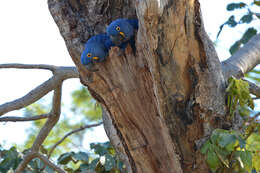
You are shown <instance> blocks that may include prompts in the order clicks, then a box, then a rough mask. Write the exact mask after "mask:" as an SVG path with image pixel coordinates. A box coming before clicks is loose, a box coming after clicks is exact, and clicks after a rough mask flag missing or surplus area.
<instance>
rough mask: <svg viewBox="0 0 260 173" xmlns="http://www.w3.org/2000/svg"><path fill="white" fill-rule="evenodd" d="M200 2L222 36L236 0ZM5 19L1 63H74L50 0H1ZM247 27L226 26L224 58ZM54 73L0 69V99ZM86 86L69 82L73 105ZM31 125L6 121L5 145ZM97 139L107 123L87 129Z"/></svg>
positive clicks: (212, 30) (1, 137)
mask: <svg viewBox="0 0 260 173" xmlns="http://www.w3.org/2000/svg"><path fill="white" fill-rule="evenodd" d="M234 1H235V0H234ZM250 1H251V0H248V2H250ZM200 2H201V8H202V15H203V20H204V24H205V28H206V31H207V32H208V34H209V36H210V38H211V39H212V41H216V35H217V33H218V31H219V26H220V25H221V24H223V23H224V22H225V21H226V20H227V19H228V18H229V16H230V15H231V13H230V12H227V11H226V4H227V2H231V1H227V0H217V1H216V0H215V1H213V0H200ZM243 12H245V11H242V13H243ZM242 13H241V14H242ZM0 21H1V27H0V47H1V51H0V64H4V63H24V64H51V65H57V66H74V64H73V62H72V60H71V58H70V56H69V54H68V51H67V49H66V46H65V43H64V41H63V39H62V37H61V35H60V33H59V30H58V28H57V26H56V24H55V23H54V21H53V19H52V17H51V15H50V13H49V11H48V7H47V1H44V0H41V1H36V0H26V1H21V0H9V1H0ZM252 25H255V26H256V25H257V24H256V23H252ZM258 26H259V24H258ZM245 29H246V28H245V26H238V27H237V28H236V29H230V28H228V27H224V29H223V31H222V33H221V35H220V37H219V39H218V40H217V42H216V43H217V47H216V50H217V52H218V55H219V57H220V59H221V60H224V59H226V58H228V57H229V56H230V54H229V52H228V49H229V47H230V46H231V45H232V44H233V43H234V42H235V41H236V40H237V39H238V38H240V37H241V35H242V34H243V33H244V31H245ZM49 77H51V73H50V72H48V71H44V70H18V69H0V79H1V85H0V104H3V103H5V102H8V101H12V100H14V99H17V98H19V97H22V96H23V95H24V94H25V93H28V92H29V91H30V90H31V89H33V88H35V87H36V86H38V85H39V84H41V83H42V82H44V81H45V80H47V79H48V78H49ZM80 86H81V84H80V82H79V80H78V79H70V80H68V81H66V82H65V83H64V85H63V95H62V102H63V103H64V104H70V103H71V99H70V94H71V92H72V91H73V90H75V89H78V88H79V87H80ZM47 97H50V95H49V96H47ZM62 111H67V110H64V109H63V110H62ZM6 115H10V116H21V115H22V111H13V112H10V113H8V114H6ZM29 126H30V123H11V122H9V123H1V124H0V142H1V143H2V142H4V144H5V146H10V145H11V144H12V143H16V144H22V143H23V141H24V139H25V138H26V133H25V131H24V130H25V127H29ZM97 141H99V142H104V141H107V138H106V136H105V133H104V131H103V130H102V127H98V128H96V129H95V130H94V131H90V132H88V133H87V134H86V136H85V141H84V146H85V147H86V148H88V144H89V142H97Z"/></svg>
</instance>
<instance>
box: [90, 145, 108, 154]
mask: <svg viewBox="0 0 260 173" xmlns="http://www.w3.org/2000/svg"><path fill="white" fill-rule="evenodd" d="M110 147H111V145H110V143H109V142H106V143H91V144H90V148H91V149H94V152H95V153H96V154H98V155H100V156H103V155H105V154H106V153H108V148H110Z"/></svg>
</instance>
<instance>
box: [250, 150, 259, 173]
mask: <svg viewBox="0 0 260 173" xmlns="http://www.w3.org/2000/svg"><path fill="white" fill-rule="evenodd" d="M252 161H253V168H254V169H255V170H256V171H260V154H259V152H257V153H255V154H254V155H253V159H252Z"/></svg>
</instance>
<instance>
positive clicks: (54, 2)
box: [48, 0, 227, 173]
mask: <svg viewBox="0 0 260 173" xmlns="http://www.w3.org/2000/svg"><path fill="white" fill-rule="evenodd" d="M48 4H49V9H50V12H51V14H52V16H53V18H54V20H55V22H56V23H57V25H58V27H59V29H60V32H61V35H62V36H63V38H64V40H65V42H66V45H67V48H68V50H69V53H70V55H71V57H72V59H73V61H74V63H75V64H76V66H77V68H78V71H79V73H80V79H81V83H82V84H83V85H85V86H87V87H88V89H89V91H90V92H91V94H92V96H93V97H94V98H95V99H96V100H97V101H99V102H100V103H101V104H102V105H103V107H104V120H105V122H104V123H105V128H106V131H107V133H108V135H109V137H110V140H111V142H112V143H113V144H114V146H115V148H116V149H117V151H118V152H120V153H121V157H122V158H123V160H124V161H125V162H126V165H129V166H128V172H147V173H153V172H154V173H160V172H161V173H166V172H174V173H180V172H184V173H190V172H194V173H204V172H210V171H209V168H208V167H207V165H206V163H205V158H204V157H203V156H202V155H201V154H200V152H199V148H198V147H199V145H200V144H201V139H203V137H206V136H208V135H209V134H210V132H211V131H212V129H214V128H217V127H219V128H223V127H225V128H226V127H227V126H226V125H227V124H226V123H224V122H225V92H224V89H225V80H224V77H223V74H222V71H221V64H220V62H219V59H218V57H217V54H216V52H215V49H214V46H213V44H212V42H211V41H210V40H209V38H208V36H207V34H206V33H205V31H204V26H203V21H202V18H201V12H200V4H199V2H198V0H176V1H173V0H161V1H155V0H142V1H141V0H136V1H134V0H88V1H83V0H48ZM136 16H137V17H138V19H139V25H140V28H139V30H138V34H137V38H136V47H137V51H136V53H133V52H132V50H131V48H130V47H128V48H127V49H126V51H125V52H122V51H121V50H119V49H118V48H112V50H111V51H110V55H109V57H108V59H107V61H105V62H103V63H100V64H98V65H97V66H98V69H99V71H97V72H94V73H90V72H88V71H87V70H86V69H85V68H84V67H83V66H82V65H81V64H80V53H81V52H82V50H83V45H84V43H85V42H86V40H87V39H88V38H89V37H90V36H92V35H94V34H97V33H101V32H104V31H105V26H106V25H107V24H108V23H110V22H111V21H112V20H114V19H116V18H119V17H126V18H133V17H136Z"/></svg>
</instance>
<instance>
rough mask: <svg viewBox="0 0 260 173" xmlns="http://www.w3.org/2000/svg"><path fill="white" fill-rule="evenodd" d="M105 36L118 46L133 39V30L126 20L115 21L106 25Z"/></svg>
mask: <svg viewBox="0 0 260 173" xmlns="http://www.w3.org/2000/svg"><path fill="white" fill-rule="evenodd" d="M107 34H108V35H109V37H110V39H111V41H112V42H113V43H114V44H115V45H116V46H119V45H121V44H122V43H124V42H126V41H128V40H129V39H130V38H132V37H133V35H134V28H133V26H132V25H131V24H130V23H129V22H128V21H127V19H116V20H114V21H113V22H112V23H110V24H109V25H108V27H107Z"/></svg>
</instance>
